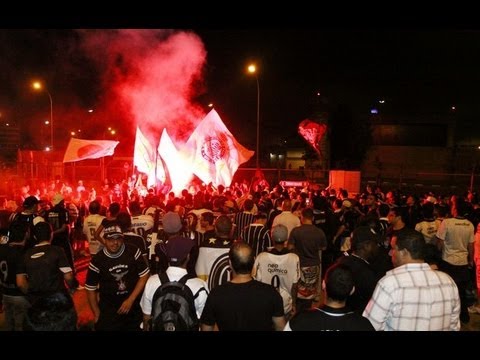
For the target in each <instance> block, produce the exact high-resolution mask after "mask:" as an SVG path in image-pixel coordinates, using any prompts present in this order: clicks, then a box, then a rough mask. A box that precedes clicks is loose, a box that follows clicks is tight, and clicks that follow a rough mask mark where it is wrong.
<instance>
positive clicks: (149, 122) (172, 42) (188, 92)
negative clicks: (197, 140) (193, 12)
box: [79, 30, 206, 148]
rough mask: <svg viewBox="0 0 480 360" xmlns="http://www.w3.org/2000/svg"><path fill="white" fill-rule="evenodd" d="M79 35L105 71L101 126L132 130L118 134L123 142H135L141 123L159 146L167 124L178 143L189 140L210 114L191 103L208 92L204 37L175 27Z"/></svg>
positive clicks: (99, 112) (101, 103)
mask: <svg viewBox="0 0 480 360" xmlns="http://www.w3.org/2000/svg"><path fill="white" fill-rule="evenodd" d="M79 33H80V34H81V35H82V38H83V40H84V41H83V48H84V50H85V51H86V52H87V54H88V56H89V57H90V58H92V59H93V60H94V61H95V63H96V64H97V65H98V70H99V71H100V73H101V81H102V95H101V102H100V104H99V105H97V111H96V117H97V121H99V122H100V124H101V125H98V126H99V127H100V126H115V127H117V126H118V127H119V128H121V129H122V130H120V131H127V132H128V134H120V133H119V140H120V143H122V142H123V143H125V142H128V143H129V144H131V145H133V142H134V139H135V129H136V126H137V125H139V126H140V128H141V129H142V131H143V133H144V134H145V136H147V138H148V139H149V140H150V141H151V142H152V144H154V146H156V145H158V141H159V139H160V135H161V131H162V129H163V128H167V130H168V133H169V134H170V135H171V137H172V138H173V139H174V140H176V142H177V143H178V141H179V140H180V141H181V142H184V141H186V139H187V138H188V136H189V135H190V133H191V132H192V131H193V129H194V127H195V125H196V123H198V122H199V121H200V120H201V119H202V118H203V117H204V115H205V114H204V111H203V110H202V109H201V108H200V107H199V106H198V105H195V104H193V103H192V99H193V98H194V97H195V96H198V95H199V93H200V92H201V91H202V90H203V84H202V69H203V66H204V64H205V60H206V51H205V48H204V45H203V43H202V41H201V40H200V38H199V37H198V36H197V35H195V34H194V33H191V32H184V31H173V30H82V31H80V32H79ZM132 148H133V147H132Z"/></svg>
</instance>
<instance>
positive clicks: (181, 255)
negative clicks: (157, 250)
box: [165, 236, 193, 262]
mask: <svg viewBox="0 0 480 360" xmlns="http://www.w3.org/2000/svg"><path fill="white" fill-rule="evenodd" d="M192 247H193V241H192V240H190V239H187V238H185V237H181V236H179V237H174V238H172V239H170V240H168V242H167V245H166V249H165V250H166V251H165V252H166V254H167V257H168V259H169V261H174V262H180V261H183V260H185V258H186V257H187V255H188V254H190V250H192Z"/></svg>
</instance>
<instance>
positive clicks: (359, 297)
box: [337, 226, 380, 314]
mask: <svg viewBox="0 0 480 360" xmlns="http://www.w3.org/2000/svg"><path fill="white" fill-rule="evenodd" d="M377 252H378V235H377V234H376V233H375V232H374V231H373V230H372V229H370V227H368V226H359V227H358V228H356V229H355V230H354V231H353V233H352V252H351V253H348V252H345V253H344V256H342V257H341V258H339V259H338V261H337V262H338V263H339V264H343V265H345V266H347V267H348V268H349V269H350V270H352V273H353V280H354V284H355V291H354V293H353V294H352V295H351V296H349V297H348V298H347V305H348V306H349V308H350V309H351V310H353V311H355V312H357V313H359V314H362V313H363V310H365V307H366V306H367V304H368V301H369V300H370V298H371V297H372V294H373V290H375V286H376V285H377V282H378V280H379V279H380V276H377V274H376V273H375V271H374V269H373V268H372V267H371V265H370V262H371V261H372V259H374V257H375V255H376V253H377Z"/></svg>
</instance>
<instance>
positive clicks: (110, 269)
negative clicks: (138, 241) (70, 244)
mask: <svg viewBox="0 0 480 360" xmlns="http://www.w3.org/2000/svg"><path fill="white" fill-rule="evenodd" d="M111 230H112V231H110V232H107V233H106V234H105V237H104V239H105V247H104V248H103V249H102V250H101V251H100V252H98V253H97V254H96V255H95V256H94V257H93V258H92V260H91V262H90V265H89V266H88V273H87V281H86V283H85V289H86V290H87V299H88V303H89V304H90V308H91V309H92V311H93V314H94V320H95V329H96V330H130V331H135V330H140V324H141V322H142V311H141V308H140V303H139V296H140V294H141V293H142V291H143V288H144V287H145V283H146V282H147V279H148V276H149V273H150V270H149V268H148V265H147V263H146V262H145V260H144V258H143V257H142V254H141V251H140V250H139V249H138V248H135V247H134V246H132V245H129V244H125V243H124V241H123V234H122V233H121V231H120V228H119V227H117V228H116V229H113V227H112V229H111ZM97 289H98V293H99V296H97V293H96V291H97Z"/></svg>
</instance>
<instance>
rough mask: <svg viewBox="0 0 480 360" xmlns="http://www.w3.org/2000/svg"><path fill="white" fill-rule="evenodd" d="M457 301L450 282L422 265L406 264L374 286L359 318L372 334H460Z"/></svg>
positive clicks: (453, 285)
mask: <svg viewBox="0 0 480 360" xmlns="http://www.w3.org/2000/svg"><path fill="white" fill-rule="evenodd" d="M459 315H460V299H459V297H458V289H457V286H456V285H455V283H454V281H453V280H452V278H451V277H450V276H448V275H447V274H445V273H443V272H441V271H436V270H432V269H430V266H429V265H428V264H426V263H409V264H405V265H402V266H399V267H397V268H395V269H393V270H390V271H388V272H387V274H386V275H385V276H384V277H383V278H382V279H381V280H380V281H379V282H378V284H377V286H376V288H375V291H374V293H373V295H372V298H371V299H370V302H369V303H368V305H367V307H366V308H365V311H364V312H363V316H364V317H366V318H367V319H368V320H370V322H371V323H372V325H373V327H374V328H375V329H376V330H387V331H396V330H397V331H399V330H400V331H413V330H416V331H452V330H457V331H458V330H460V319H459Z"/></svg>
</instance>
